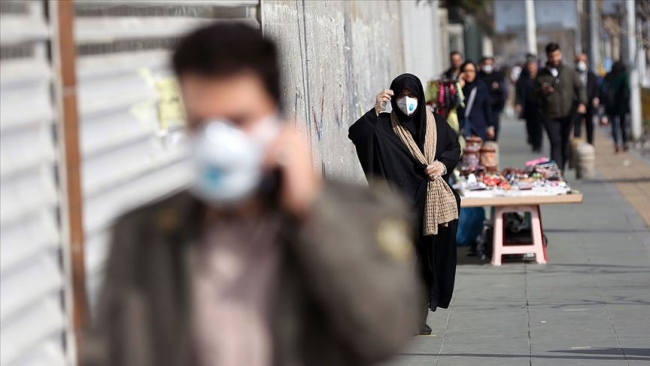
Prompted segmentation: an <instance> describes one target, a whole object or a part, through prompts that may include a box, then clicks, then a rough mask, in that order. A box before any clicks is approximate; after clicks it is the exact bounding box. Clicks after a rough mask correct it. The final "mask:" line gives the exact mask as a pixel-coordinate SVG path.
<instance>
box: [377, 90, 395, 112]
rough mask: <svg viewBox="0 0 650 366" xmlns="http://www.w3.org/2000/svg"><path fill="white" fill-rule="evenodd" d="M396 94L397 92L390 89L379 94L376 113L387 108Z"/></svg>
mask: <svg viewBox="0 0 650 366" xmlns="http://www.w3.org/2000/svg"><path fill="white" fill-rule="evenodd" d="M394 95H395V93H394V92H393V91H392V90H390V89H384V90H382V91H381V92H379V94H377V98H376V99H375V113H377V115H379V113H381V112H383V111H384V110H385V109H386V104H388V103H389V102H390V100H391V98H392V97H393V96H394Z"/></svg>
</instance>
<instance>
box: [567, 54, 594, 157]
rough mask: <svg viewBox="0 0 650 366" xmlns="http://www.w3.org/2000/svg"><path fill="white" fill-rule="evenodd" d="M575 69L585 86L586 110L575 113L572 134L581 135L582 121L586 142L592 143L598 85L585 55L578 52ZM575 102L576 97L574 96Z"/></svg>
mask: <svg viewBox="0 0 650 366" xmlns="http://www.w3.org/2000/svg"><path fill="white" fill-rule="evenodd" d="M576 71H577V73H578V78H580V82H582V84H583V85H584V86H585V88H586V92H587V105H586V107H587V110H586V113H585V114H580V113H576V115H575V120H574V123H575V126H574V128H573V136H574V137H580V136H581V135H582V125H583V123H584V125H585V130H586V131H587V142H588V143H590V144H592V145H593V144H594V114H595V113H596V112H597V110H598V106H599V105H600V99H598V93H599V91H600V88H599V86H598V77H597V76H596V74H594V73H593V72H592V71H591V70H589V62H588V60H587V55H586V54H584V53H579V54H578V55H576ZM576 104H578V103H577V98H576Z"/></svg>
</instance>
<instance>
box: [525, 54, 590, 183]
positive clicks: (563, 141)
mask: <svg viewBox="0 0 650 366" xmlns="http://www.w3.org/2000/svg"><path fill="white" fill-rule="evenodd" d="M546 56H547V58H548V61H547V62H546V67H544V68H543V69H542V70H540V71H539V73H538V74H537V78H536V79H535V94H536V96H537V97H538V98H540V100H541V105H542V115H543V117H544V127H545V128H546V132H547V134H548V138H549V140H550V142H551V159H553V160H554V161H555V162H556V163H557V165H558V167H559V168H560V170H562V171H564V168H565V166H566V163H567V162H568V157H569V138H570V136H571V130H572V129H573V125H574V124H573V116H574V102H575V101H576V100H577V107H576V109H575V110H576V112H577V113H579V114H585V113H586V112H587V107H586V103H587V93H586V89H585V86H584V84H583V83H582V82H581V81H580V78H579V77H578V74H577V73H576V72H575V71H574V70H573V68H571V67H566V66H564V65H563V64H562V50H560V45H558V44H557V43H549V44H548V45H547V46H546Z"/></svg>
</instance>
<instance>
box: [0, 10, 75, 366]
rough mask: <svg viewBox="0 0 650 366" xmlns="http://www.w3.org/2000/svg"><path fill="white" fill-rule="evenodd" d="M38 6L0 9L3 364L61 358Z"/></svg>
mask: <svg viewBox="0 0 650 366" xmlns="http://www.w3.org/2000/svg"><path fill="white" fill-rule="evenodd" d="M7 5H9V6H7ZM43 5H44V2H37V1H31V2H12V3H5V4H3V7H2V8H0V9H2V11H1V12H0V47H1V48H2V51H3V59H2V62H1V63H0V274H1V280H0V324H1V325H0V330H1V332H0V333H1V335H0V349H1V351H0V365H2V366H14V365H15V366H17V365H48V366H49V365H53V366H56V365H65V364H67V360H68V358H67V357H68V355H67V352H68V350H67V349H66V348H65V347H64V335H65V328H66V325H67V320H66V319H67V317H66V313H65V309H64V296H63V293H64V291H65V290H64V283H65V282H66V281H65V278H66V275H65V273H64V269H63V268H62V264H61V263H62V261H61V248H62V247H61V245H62V242H61V235H60V227H59V222H58V221H59V220H58V215H59V203H60V201H61V198H60V192H59V189H58V183H57V180H56V170H57V158H56V157H57V149H56V141H55V136H54V130H55V118H54V110H55V109H54V106H53V103H52V94H51V93H52V70H51V66H50V62H49V60H48V58H47V53H46V52H45V51H46V49H47V47H48V45H49V35H50V33H51V32H50V28H49V25H48V23H47V22H46V20H45V17H44V11H43V10H44V9H43ZM7 9H11V11H6V10H7Z"/></svg>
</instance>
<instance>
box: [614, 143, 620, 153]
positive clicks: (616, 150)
mask: <svg viewBox="0 0 650 366" xmlns="http://www.w3.org/2000/svg"><path fill="white" fill-rule="evenodd" d="M620 152H621V147H620V146H618V145H616V147H615V148H614V153H615V154H618V153H620Z"/></svg>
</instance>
